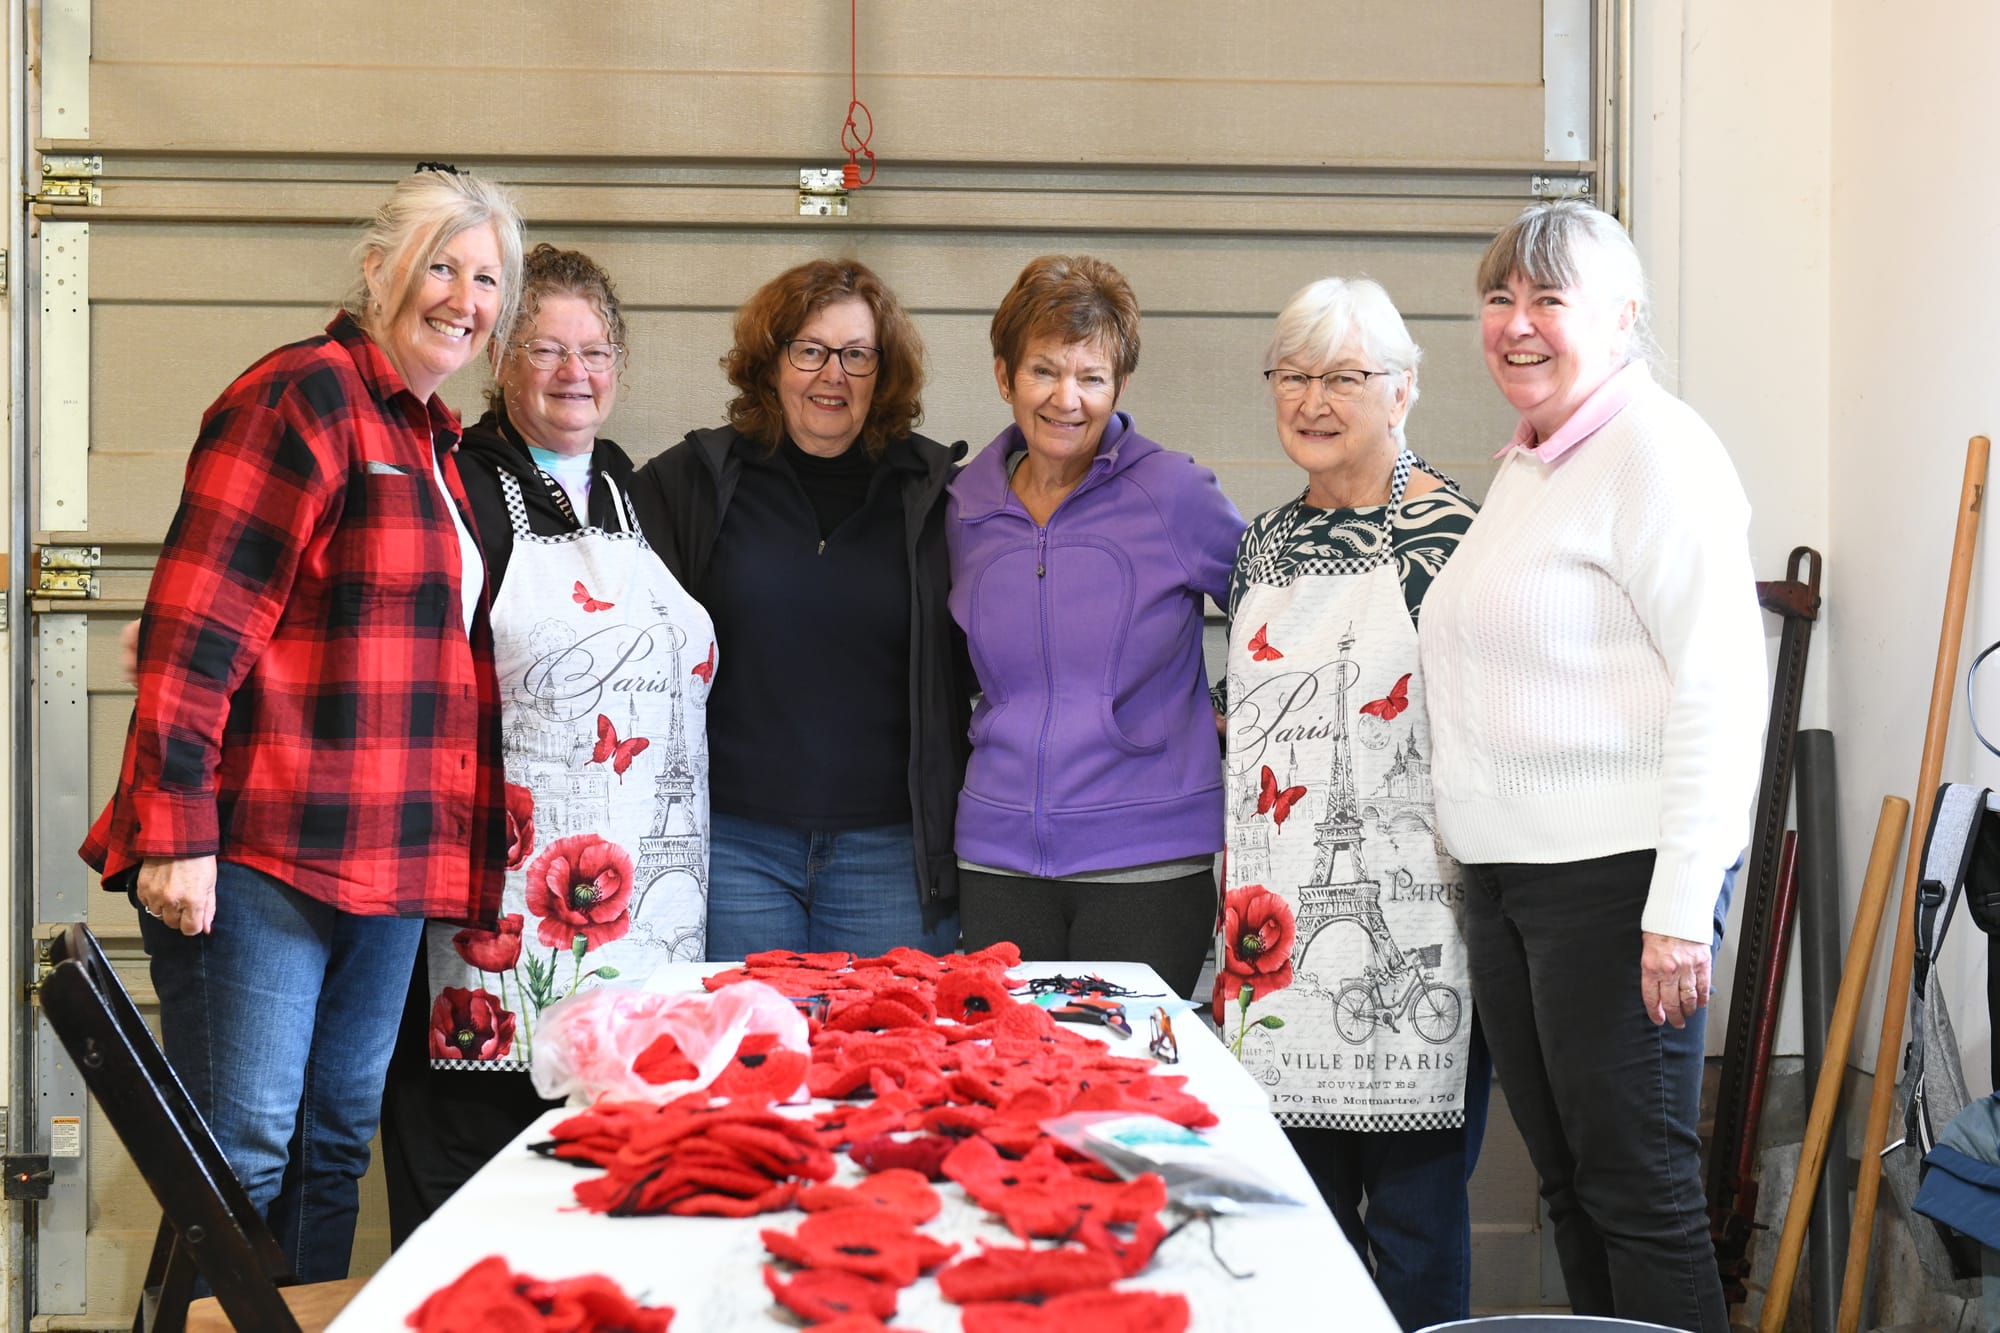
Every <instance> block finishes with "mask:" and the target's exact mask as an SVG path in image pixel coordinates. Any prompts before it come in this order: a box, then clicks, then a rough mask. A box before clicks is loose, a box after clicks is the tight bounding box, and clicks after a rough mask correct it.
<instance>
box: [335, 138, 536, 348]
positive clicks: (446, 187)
mask: <svg viewBox="0 0 2000 1333" xmlns="http://www.w3.org/2000/svg"><path fill="white" fill-rule="evenodd" d="M482 226H483V227H491V228H492V229H493V239H494V241H495V242H496V243H497V244H498V245H499V247H500V310H499V312H498V317H497V318H496V319H495V320H494V322H493V327H494V329H495V330H497V331H501V332H504V331H505V330H507V329H509V328H511V327H513V323H514V315H515V312H516V310H517V309H518V308H519V306H520V302H521V230H522V227H521V215H520V213H519V212H517V211H516V210H515V208H514V201H513V200H512V199H511V198H510V197H508V195H507V192H506V191H504V190H502V189H501V188H500V187H499V186H497V185H495V184H493V183H492V182H491V181H484V180H481V179H480V178H479V177H477V176H473V175H470V174H467V173H465V172H450V171H439V170H436V169H426V170H423V171H419V172H416V173H415V174H414V175H410V176H405V177H404V178H403V179H402V180H400V181H398V182H397V183H396V188H395V189H393V190H391V191H390V192H389V197H388V198H387V199H386V200H384V201H383V203H382V206H381V207H380V208H378V209H376V210H375V216H374V217H373V218H371V219H370V220H369V223H368V227H367V229H366V230H365V231H363V232H362V233H361V239H360V240H359V241H358V242H356V243H355V246H354V263H355V267H356V269H358V270H359V273H358V275H357V276H356V278H355V281H354V286H353V287H352V288H351V289H350V290H349V291H348V293H347V299H346V300H345V301H343V302H342V303H341V308H342V309H344V310H346V311H347V313H348V314H350V315H352V316H353V317H354V319H355V321H356V322H357V323H359V324H360V325H361V327H362V328H364V329H367V330H368V331H369V333H370V334H371V335H375V334H380V333H381V332H382V331H383V330H385V329H389V328H392V327H394V326H395V325H396V324H397V322H399V321H400V320H402V319H403V318H404V317H405V316H407V315H408V314H409V312H410V307H411V305H412V304H413V303H414V302H415V301H416V299H417V293H418V291H419V290H420V289H421V288H422V286H423V282H424V277H425V274H426V272H427V270H428V269H429V268H430V265H431V261H432V260H433V259H435V258H436V257H437V253H438V251H440V250H442V249H443V248H444V247H445V246H446V245H447V244H448V243H450V241H451V240H452V238H453V237H455V236H457V235H458V234H459V233H460V232H464V231H469V230H471V229H472V228H474V227H482ZM371 259H373V260H375V261H376V263H377V264H378V265H379V267H378V268H377V269H376V272H377V274H378V275H379V281H378V287H379V290H376V289H373V288H371V287H370V286H369V282H368V267H369V261H370V260H371Z"/></svg>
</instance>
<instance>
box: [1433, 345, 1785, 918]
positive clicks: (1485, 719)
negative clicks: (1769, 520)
mask: <svg viewBox="0 0 2000 1333" xmlns="http://www.w3.org/2000/svg"><path fill="white" fill-rule="evenodd" d="M1749 522H1750V505H1749V501H1748V500H1747V499H1746V498H1745V497H1744V494H1743V486H1742V483H1741V482H1740V481H1738V480H1737V477H1736V469H1735V468H1734V467H1733V466H1732V465H1731V464H1730V461H1729V456H1728V454H1727V453H1725V452H1724V451H1723V448H1722V443H1721V441H1719V440H1717V439H1716V438H1715V433H1714V432H1713V431H1711V430H1710V429H1709V428H1708V426H1707V424H1706V423H1705V422H1703V421H1702V419H1701V418H1700V417H1699V416H1697V415H1696V414H1695V413H1694V411H1693V410H1692V409H1691V408H1689V407H1688V406H1687V405H1686V404H1684V403H1682V402H1681V401H1680V400H1679V399H1677V398H1675V397H1674V396H1673V395H1671V394H1669V393H1667V392H1666V391H1665V390H1663V389H1661V388H1659V387H1658V386H1657V385H1655V384H1653V383H1652V381H1651V380H1645V381H1643V382H1642V383H1641V385H1640V386H1639V388H1638V390H1637V392H1636V394H1635V396H1634V397H1633V398H1632V400H1631V402H1630V403H1628V404H1627V406H1626V407H1625V409H1624V410H1623V411H1622V412H1620V413H1619V414H1618V415H1617V416H1615V417H1613V418H1612V419H1611V421H1610V422H1608V423H1607V424H1606V425H1605V426H1604V427H1603V428H1601V429H1600V430H1599V431H1598V432H1597V433H1596V434H1595V435H1593V436H1591V437H1590V438H1588V439H1586V440H1585V441H1583V442H1582V443H1581V444H1579V445H1577V446H1575V447H1574V448H1573V449H1571V450H1570V451H1569V452H1568V453H1566V454H1564V455H1562V456H1561V457H1559V458H1557V459H1556V460H1555V461H1554V462H1553V463H1546V462H1544V461H1543V460H1541V459H1539V458H1537V457H1536V456H1535V455H1534V454H1533V453H1532V452H1529V451H1526V450H1520V449H1516V450H1514V451H1512V452H1511V453H1509V454H1508V456H1507V458H1506V460H1505V461H1504V462H1503V463H1502V464H1501V467H1500V472H1499V475H1498V476H1497V477H1496V478H1495V479H1494V482H1493V488H1492V490H1491V491H1489V492H1488V494H1487V496H1486V500H1485V504H1484V506H1483V507H1482V508H1481V510H1480V512H1479V517H1478V519H1476V520H1475V521H1474V523H1473V525H1472V531H1471V532H1470V533H1468V534H1467V536H1466V537H1465V539H1464V541H1463V542H1461V543H1460V545H1459V548H1458V552H1457V554H1456V556H1454V557H1453V559H1452V561H1451V563H1450V564H1449V565H1447V566H1445V569H1444V572H1443V573H1442V574H1440V575H1439V576H1438V579H1437V582H1436V583H1434V584H1433V585H1432V586H1431V590H1430V594H1429V596H1428V597H1427V598H1425V600H1424V618H1423V622H1422V634H1421V654H1422V661H1423V670H1424V680H1425V683H1426V692H1427V694H1428V696H1429V700H1430V708H1431V745H1432V756H1431V761H1432V768H1431V776H1432V781H1433V784H1434V786H1435V788H1436V794H1437V818H1438V830H1439V832H1440V834H1442V836H1443V838H1444V842H1445V846H1446V847H1447V848H1449V849H1450V851H1451V854H1452V855H1453V856H1455V857H1457V858H1458V859H1459V860H1460V861H1463V862H1469V863H1475V864H1476V863H1480V862H1491V861H1515V862H1530V863H1537V864H1548V863H1554V862H1564V861H1581V860H1587V859H1589V858H1592V857H1598V856H1609V855H1612V854H1614V853H1617V852H1629V851H1638V850H1642V849H1645V848H1649V847H1650V848H1654V849H1656V850H1657V851H1658V853H1659V859H1658V861H1657V863H1656V865H1655V867H1654V870H1653V882H1652V889H1651V893H1650V895H1649V897H1648V898H1647V902H1646V910H1645V915H1644V918H1643V921H1642V926H1643V928H1644V929H1646V930H1649V931H1653V932H1655V933H1658V934H1662V935H1674V936H1678V937H1680V938H1682V939H1689V940H1703V941H1706V940H1708V939H1709V938H1710V937H1711V930H1712V917H1713V913H1714V908H1715V902H1716V897H1717V895H1718V893H1719V892H1720V890H1721V886H1722V875H1723V871H1724V870H1725V869H1726V868H1727V867H1728V866H1729V865H1730V864H1731V863H1732V862H1733V861H1735V859H1736V857H1737V855H1738V853H1740V852H1741V851H1742V850H1743V845H1744V843H1745V841H1746V840H1747V833H1748V828H1749V808H1750V802H1751V798H1752V796H1753V794H1754V793H1755V791H1756V788H1757V780H1758V755H1759V752H1760V750H1761V748H1762V742H1763V737H1762V730H1763V723H1764V714H1765V703H1766V684H1765V682H1766V676H1765V664H1764V633H1763V624H1762V620H1761V617H1760V615H1759V612H1758V609H1757V601H1756V591H1755V586H1754V582H1755V580H1754V575H1753V574H1752V572H1751V568H1750V556H1749V548H1748V541H1747V533H1748V528H1749Z"/></svg>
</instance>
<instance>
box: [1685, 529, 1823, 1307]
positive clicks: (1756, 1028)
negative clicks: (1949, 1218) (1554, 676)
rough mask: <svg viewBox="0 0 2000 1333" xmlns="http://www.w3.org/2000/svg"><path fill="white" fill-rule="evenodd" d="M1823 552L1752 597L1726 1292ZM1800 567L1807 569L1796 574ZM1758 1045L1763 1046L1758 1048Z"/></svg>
mask: <svg viewBox="0 0 2000 1333" xmlns="http://www.w3.org/2000/svg"><path fill="white" fill-rule="evenodd" d="M1821 564H1822V561H1821V558H1820V554H1819V552H1818V551H1815V550H1813V549H1812V548H1811V547H1810V546H1798V547H1794V548H1793V549H1792V554H1791V558H1790V560H1789V561H1788V562H1787V564H1786V569H1785V575H1786V576H1785V578H1784V579H1782V580H1776V581H1772V582H1765V581H1762V580H1760V581H1759V582H1758V584H1757V601H1758V604H1759V605H1761V606H1762V607H1763V608H1764V609H1765V610H1767V611H1771V612H1774V613H1776V614H1777V615H1778V616H1780V617H1782V618H1783V620H1784V633H1783V636H1782V637H1781V639H1780V640H1779V646H1778V675H1777V679H1776V681H1775V682H1774V683H1773V685H1772V687H1771V720H1770V725H1769V727H1768V729H1767V730H1766V731H1765V733H1764V773H1763V778H1762V780H1761V781H1760V782H1759V783H1758V786H1757V814H1756V822H1755V824H1754V825H1753V826H1752V829H1751V843H1750V855H1749V862H1748V865H1747V867H1746V870H1747V878H1746V880H1745V884H1744V897H1743V915H1742V917H1741V924H1740V925H1739V926H1738V928H1737V952H1736V976H1735V981H1734V984H1733V985H1732V986H1731V988H1730V992H1729V1031H1728V1035H1727V1037H1726V1038H1725V1040H1724V1043H1723V1048H1722V1073H1721V1080H1720V1085H1719V1087H1718V1089H1717V1092H1716V1102H1715V1134H1714V1139H1713V1141H1712V1142H1711V1143H1710V1145H1709V1156H1708V1223H1709V1235H1710V1236H1711V1237H1712V1238H1713V1239H1714V1241H1715V1261H1716V1266H1717V1268H1718V1269H1720V1270H1721V1273H1722V1289H1723V1294H1724V1296H1725V1297H1726V1298H1727V1299H1728V1300H1729V1301H1730V1302H1731V1303H1732V1304H1735V1303H1738V1302H1741V1301H1742V1300H1743V1299H1744V1296H1745V1294H1746V1293H1745V1290H1744V1285H1743V1280H1744V1278H1745V1277H1747V1276H1748V1275H1749V1272H1750V1253H1749V1251H1750V1237H1751V1235H1752V1233H1753V1227H1754V1223H1755V1218H1756V1212H1757V1183H1756V1179H1755V1168H1756V1160H1757V1159H1756V1152H1757V1125H1758V1120H1759V1118H1760V1117H1761V1115H1762V1112H1763V1083H1764V1065H1765V1064H1766V1063H1767V1062H1768V1060H1769V1055H1770V1050H1771V1043H1772V1040H1773V1038H1774V1035H1775V1028H1776V1025H1777V1021H1778V1000H1779V998H1780V991H1781V987H1782V981H1783V976H1784V960H1785V955H1786V952H1787V950H1788V949H1789V947H1790V943H1791V940H1790V934H1789V932H1790V927H1791V920H1792V917H1791V911H1790V899H1791V895H1790V893H1789V892H1788V891H1785V889H1784V880H1785V875H1784V873H1783V872H1784V864H1783V863H1784V861H1785V859H1786V858H1785V857H1784V854H1783V852H1784V847H1785V816H1786V810H1787V808H1788V807H1789V805H1790V804H1791V796H1792V756H1793V748H1794V744H1795V742H1796V740H1797V737H1798V730H1799V706H1800V704H1801V703H1802V702H1803V700H1804V697H1805V683H1806V658H1807V655H1808V653H1809V651H1810V650H1811V647H1812V627H1813V622H1814V621H1815V620H1817V619H1818V618H1819V578H1820V566H1821ZM1802 575H1803V577H1801V576H1802ZM1760 1052H1761V1053H1762V1054H1761V1055H1760V1054H1759V1053H1760Z"/></svg>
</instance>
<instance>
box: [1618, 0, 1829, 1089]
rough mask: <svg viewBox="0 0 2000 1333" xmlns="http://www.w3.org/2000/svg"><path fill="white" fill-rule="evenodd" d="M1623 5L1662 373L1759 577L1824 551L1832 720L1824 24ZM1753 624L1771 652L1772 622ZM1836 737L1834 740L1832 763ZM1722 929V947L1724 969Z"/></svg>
mask: <svg viewBox="0 0 2000 1333" xmlns="http://www.w3.org/2000/svg"><path fill="white" fill-rule="evenodd" d="M1633 9H1634V16H1633V22H1634V34H1633V45H1634V59H1633V80H1634V85H1635V87H1634V90H1633V92H1634V114H1633V130H1634V133H1633V139H1634V150H1635V161H1634V164H1633V167H1634V172H1633V174H1634V180H1633V186H1632V199H1633V212H1634V216H1633V219H1632V230H1633V237H1634V239H1635V241H1636V242H1637V244H1638V246H1639V249H1640V252H1641V254H1642V255H1643V256H1644V258H1645V260H1646V267H1647V272H1648V273H1649V274H1650V275H1651V277H1652V280H1653V284H1654V300H1655V306H1656V312H1657V313H1656V319H1655V325H1656V328H1655V332H1656V334H1657V336H1658V338H1659V341H1660V343H1661V348H1662V350H1663V351H1664V353H1665V354H1666V363H1667V364H1666V367H1665V372H1666V373H1665V379H1666V381H1667V383H1668V384H1669V385H1670V386H1672V387H1675V388H1676V389H1677V390H1678V391H1679V393H1680V394H1681V396H1682V397H1684V398H1685V399H1687V401H1688V402H1689V403H1690V404H1692V405H1693V406H1694V407H1695V408H1696V409H1697V410H1698V411H1700V412H1701V414H1702V415H1703V416H1704V417H1705V418H1706V419H1707V420H1708V422H1709V424H1710V425H1711V426H1713V427H1714V428H1715V431H1716V433H1717V434H1718V435H1719V436H1721V438H1722V440H1723V442H1724V444H1726V445H1727V446H1728V448H1729V451H1730V455H1731V457H1732V458H1733V459H1734V461H1735V464H1736V469H1737V472H1738V474H1739V475H1740V476H1741V478H1742V481H1743V486H1744V489H1745V490H1746V491H1747V492H1748V494H1749V496H1750V503H1751V506H1752V509H1753V512H1754V519H1753V521H1752V526H1751V533H1750V536H1751V552H1752V557H1753V559H1754V562H1755V566H1756V569H1757V574H1758V577H1760V578H1765V579H1776V578H1781V577H1783V575H1784V570H1785V561H1786V557H1787V556H1788V554H1789V553H1790V552H1791V550H1792V548H1793V547H1795V546H1799V545H1807V546H1812V547H1814V548H1816V549H1818V550H1819V551H1820V552H1821V553H1822V554H1825V555H1826V556H1827V557H1828V559H1827V576H1826V578H1825V579H1824V580H1823V581H1822V585H1821V592H1822V595H1823V596H1824V597H1825V598H1826V605H1827V607H1828V611H1827V612H1826V613H1825V614H1824V615H1823V617H1822V620H1821V622H1820V624H1819V625H1818V626H1817V628H1816V629H1815V632H1814V641H1813V645H1812V656H1811V657H1810V659H1809V663H1810V667H1809V670H1808V674H1807V682H1806V684H1807V688H1806V697H1805V703H1804V706H1803V708H1802V710H1801V716H1800V725H1802V726H1806V727H1817V726H1827V725H1829V722H1828V716H1829V709H1828V688H1827V682H1828V679H1829V665H1830V664H1832V670H1833V671H1835V672H1837V671H1838V670H1839V667H1838V649H1837V648H1836V645H1837V644H1838V643H1839V641H1840V640H1839V634H1838V627H1837V624H1836V620H1835V617H1834V615H1833V614H1832V608H1833V607H1834V606H1836V605H1837V599H1838V597H1839V587H1840V584H1839V580H1838V573H1837V571H1838V570H1839V568H1840V564H1839V561H1838V560H1836V559H1835V558H1834V557H1833V554H1832V552H1831V551H1830V550H1829V547H1830V545H1831V544H1832V541H1833V538H1832V537H1831V535H1830V533H1829V522H1828V508H1829V505H1828V476H1827V467H1826V457H1827V446H1826V441H1827V438H1828V414H1829V403H1828V391H1827V390H1828V345H1829V336H1828V329H1829V322H1828V306H1829V300H1830V290H1829V281H1828V272H1829V254H1830V232H1829V220H1828V214H1829V195H1830V182H1831V177H1830V166H1829V164H1830V143H1829V128H1830V122H1829V113H1828V103H1829V98H1830V92H1831V89H1830V77H1829V76H1830V41H1831V23H1830V21H1829V18H1828V16H1827V14H1826V12H1825V7H1824V5H1823V4H1820V3H1815V0H1768V2H1766V3H1759V4H1754V5H1745V4H1741V3H1736V2H1735V0H1635V3H1634V6H1633ZM1766 627H1767V630H1768V632H1769V634H1770V640H1769V652H1770V655H1771V658H1772V661H1773V664H1774V665H1775V662H1776V658H1777V650H1778V647H1777V634H1778V622H1777V618H1776V617H1775V616H1767V617H1766ZM1831 725H1833V727H1834V729H1835V730H1836V732H1840V731H1843V730H1844V728H1843V727H1842V725H1841V724H1840V723H1839V722H1834V723H1832V724H1831ZM1845 744H1846V737H1845V736H1844V735H1843V736H1840V737H1839V738H1838V739H1836V742H1835V745H1836V749H1837V750H1839V751H1840V758H1841V760H1842V762H1843V764H1844V763H1846V761H1847V760H1848V759H1849V755H1848V754H1847V752H1846V750H1845V748H1843V747H1844V746H1845ZM1850 785H1851V784H1850ZM1862 785H1866V784H1865V783H1864V784H1862ZM1740 888H1741V885H1740V883H1739V889H1740ZM1737 901H1738V904H1739V905H1740V903H1741V901H1742V896H1741V894H1740V892H1739V896H1738V900H1737ZM1734 915H1735V916H1740V911H1739V912H1737V913H1735V914H1734ZM1735 924H1736V923H1735V921H1734V920H1733V919H1732V923H1731V931H1730V935H1729V936H1728V938H1727V939H1726V941H1725V943H1724V947H1723V952H1722V955H1721V957H1719V958H1718V959H1717V969H1718V975H1719V976H1721V977H1723V978H1728V977H1730V976H1732V975H1733V971H1734V968H1735V960H1736V951H1735V947H1734V946H1735V939H1736V931H1735ZM1797 971H1798V966H1797V962H1796V960H1795V961H1794V963H1793V965H1792V974H1793V975H1792V981H1791V983H1790V986H1789V988H1788V990H1787V997H1788V999H1787V1004H1786V1006H1785V1013H1784V1018H1783V1022H1782V1024H1781V1027H1780V1032H1779V1043H1780V1044H1779V1049H1780V1051H1781V1052H1785V1053H1796V1052H1798V1051H1799V1050H1800V1049H1801V1041H1800V1036H1799V1031H1800V1029H1799V1019H1798V1012H1797V1010H1798V1006H1797V1001H1796V994H1797V991H1798V981H1797ZM1727 1020H1728V1007H1727V1001H1726V999H1725V1000H1724V1001H1723V1002H1722V1003H1718V1004H1717V1006H1716V1007H1715V1010H1714V1012H1713V1013H1712V1014H1711V1015H1710V1018H1709V1029H1708V1042H1709V1049H1710V1051H1711V1052H1717V1051H1720V1050H1721V1047H1722V1039H1723V1034H1724V1029H1725V1025H1726V1023H1727Z"/></svg>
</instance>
